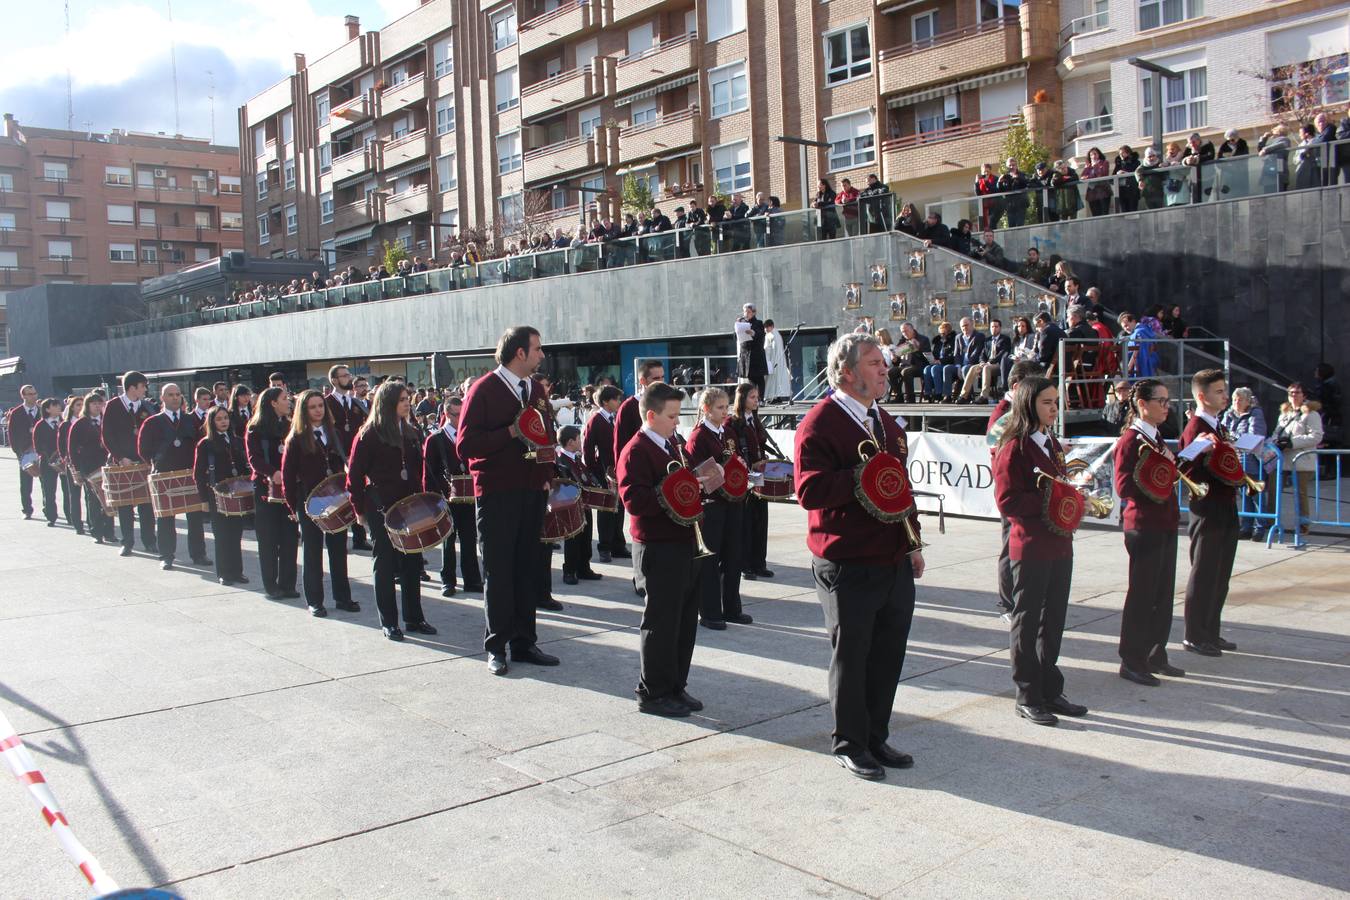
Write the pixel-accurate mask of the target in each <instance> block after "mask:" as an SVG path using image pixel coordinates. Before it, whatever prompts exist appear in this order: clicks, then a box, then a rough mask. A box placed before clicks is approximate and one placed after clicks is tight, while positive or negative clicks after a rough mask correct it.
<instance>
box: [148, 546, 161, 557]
mask: <svg viewBox="0 0 1350 900" xmlns="http://www.w3.org/2000/svg"><path fill="white" fill-rule="evenodd" d="M145 552H146V553H149V554H150V555H151V556H159V546H158V545H157V544H146V545H145Z"/></svg>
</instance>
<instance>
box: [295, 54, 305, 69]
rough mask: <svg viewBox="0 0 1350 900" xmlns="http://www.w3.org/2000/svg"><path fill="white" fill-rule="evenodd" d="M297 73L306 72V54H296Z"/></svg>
mask: <svg viewBox="0 0 1350 900" xmlns="http://www.w3.org/2000/svg"><path fill="white" fill-rule="evenodd" d="M295 71H296V72H303V71H305V54H303V53H297V54H295Z"/></svg>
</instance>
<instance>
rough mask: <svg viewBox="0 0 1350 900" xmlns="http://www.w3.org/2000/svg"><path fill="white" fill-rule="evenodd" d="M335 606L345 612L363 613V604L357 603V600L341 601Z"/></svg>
mask: <svg viewBox="0 0 1350 900" xmlns="http://www.w3.org/2000/svg"><path fill="white" fill-rule="evenodd" d="M333 605H334V606H335V607H337V608H338V609H340V610H342V611H343V612H360V611H361V604H359V603H357V602H356V601H355V600H340V601H338V602H336V603H334V604H333Z"/></svg>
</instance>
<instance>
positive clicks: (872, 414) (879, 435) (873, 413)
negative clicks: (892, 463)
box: [867, 406, 886, 450]
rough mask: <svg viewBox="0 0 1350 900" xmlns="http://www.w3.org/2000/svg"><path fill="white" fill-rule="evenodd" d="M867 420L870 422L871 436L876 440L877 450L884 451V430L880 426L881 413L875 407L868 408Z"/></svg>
mask: <svg viewBox="0 0 1350 900" xmlns="http://www.w3.org/2000/svg"><path fill="white" fill-rule="evenodd" d="M867 418H869V419H871V420H872V436H873V437H875V438H876V440H877V449H879V450H885V449H886V429H885V428H883V427H882V426H881V413H880V411H878V410H877V408H876V407H875V406H871V407H868V409H867Z"/></svg>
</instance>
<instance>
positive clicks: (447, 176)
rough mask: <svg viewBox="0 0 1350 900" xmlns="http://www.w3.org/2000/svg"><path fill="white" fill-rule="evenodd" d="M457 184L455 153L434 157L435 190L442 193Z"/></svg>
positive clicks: (457, 168) (457, 170)
mask: <svg viewBox="0 0 1350 900" xmlns="http://www.w3.org/2000/svg"><path fill="white" fill-rule="evenodd" d="M458 186H459V167H458V165H457V164H456V160H455V154H453V153H447V154H445V155H444V156H438V157H436V190H438V191H440V192H441V193H442V194H444V193H445V192H446V191H452V190H454V189H455V188H456V187H458Z"/></svg>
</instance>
